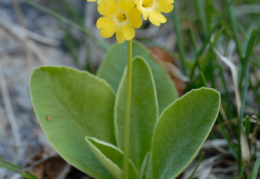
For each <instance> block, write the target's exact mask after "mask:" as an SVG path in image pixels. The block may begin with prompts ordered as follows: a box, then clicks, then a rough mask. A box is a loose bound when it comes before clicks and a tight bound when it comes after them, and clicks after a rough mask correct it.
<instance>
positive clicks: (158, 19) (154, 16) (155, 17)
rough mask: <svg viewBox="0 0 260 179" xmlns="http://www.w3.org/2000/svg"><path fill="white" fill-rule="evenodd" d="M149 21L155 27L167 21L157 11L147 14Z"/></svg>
mask: <svg viewBox="0 0 260 179" xmlns="http://www.w3.org/2000/svg"><path fill="white" fill-rule="evenodd" d="M149 20H150V22H151V23H153V24H154V25H156V26H160V24H161V23H165V22H166V21H167V19H166V18H165V17H164V16H163V15H162V14H161V13H160V12H158V11H152V12H151V13H150V14H149Z"/></svg>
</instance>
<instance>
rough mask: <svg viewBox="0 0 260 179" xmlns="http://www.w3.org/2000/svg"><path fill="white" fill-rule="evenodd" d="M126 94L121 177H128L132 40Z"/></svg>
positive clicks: (130, 41)
mask: <svg viewBox="0 0 260 179" xmlns="http://www.w3.org/2000/svg"><path fill="white" fill-rule="evenodd" d="M127 51H128V54H127V56H128V58H127V96H126V108H125V128H124V129H125V131H124V166H123V179H128V159H129V138H130V112H131V92H132V40H129V41H127Z"/></svg>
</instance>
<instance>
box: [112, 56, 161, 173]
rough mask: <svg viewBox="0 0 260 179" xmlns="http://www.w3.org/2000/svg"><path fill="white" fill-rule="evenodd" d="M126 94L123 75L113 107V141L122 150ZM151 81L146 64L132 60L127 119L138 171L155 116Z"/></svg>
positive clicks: (147, 150)
mask: <svg viewBox="0 0 260 179" xmlns="http://www.w3.org/2000/svg"><path fill="white" fill-rule="evenodd" d="M126 93H127V75H126V73H125V74H124V76H123V78H122V82H121V84H120V87H119V90H118V93H117V97H116V104H115V124H116V138H117V142H118V146H119V147H120V148H121V149H123V146H124V122H125V106H126ZM157 108H158V107H157V99H156V91H155V86H154V80H153V76H152V73H151V70H150V68H149V66H148V64H147V63H146V62H145V61H144V60H143V59H141V58H139V57H137V58H136V59H134V60H133V71H132V96H131V117H130V158H131V160H132V161H133V162H134V164H135V166H136V167H137V169H138V170H139V171H140V170H141V166H142V162H143V160H144V158H145V155H146V154H147V152H149V151H150V150H151V140H152V135H153V130H154V126H155V124H156V119H157V116H158V112H157V111H158V110H157Z"/></svg>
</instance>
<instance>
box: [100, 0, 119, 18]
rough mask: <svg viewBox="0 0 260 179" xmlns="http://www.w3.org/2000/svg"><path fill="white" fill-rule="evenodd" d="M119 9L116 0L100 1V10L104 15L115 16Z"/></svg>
mask: <svg viewBox="0 0 260 179" xmlns="http://www.w3.org/2000/svg"><path fill="white" fill-rule="evenodd" d="M117 11H118V6H117V4H116V1H115V0H101V1H99V3H98V12H99V13H100V14H101V15H104V16H113V15H114V14H115V13H116V12H117Z"/></svg>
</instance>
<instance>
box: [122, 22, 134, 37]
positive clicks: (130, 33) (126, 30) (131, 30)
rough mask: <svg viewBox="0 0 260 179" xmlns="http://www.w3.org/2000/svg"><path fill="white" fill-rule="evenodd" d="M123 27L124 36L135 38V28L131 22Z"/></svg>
mask: <svg viewBox="0 0 260 179" xmlns="http://www.w3.org/2000/svg"><path fill="white" fill-rule="evenodd" d="M121 28H122V33H123V36H124V38H125V39H126V40H132V39H133V38H134V36H135V30H134V28H133V27H132V25H131V24H126V25H123V26H122V27H121Z"/></svg>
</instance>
